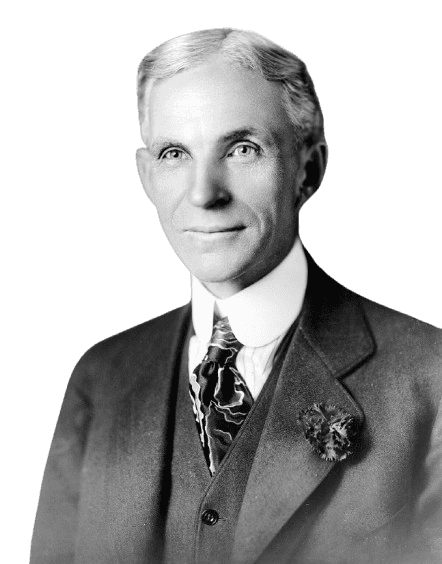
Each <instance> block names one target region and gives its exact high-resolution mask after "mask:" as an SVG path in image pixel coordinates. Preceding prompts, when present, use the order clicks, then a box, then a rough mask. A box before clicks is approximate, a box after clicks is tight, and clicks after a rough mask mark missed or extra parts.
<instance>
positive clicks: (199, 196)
mask: <svg viewBox="0 0 442 564" xmlns="http://www.w3.org/2000/svg"><path fill="white" fill-rule="evenodd" d="M189 182H190V184H189V188H188V197H189V200H190V202H191V204H193V205H194V206H196V207H199V208H213V207H217V206H224V205H226V204H227V203H228V202H229V201H230V200H231V194H230V192H229V189H228V187H227V183H226V179H225V178H224V174H223V171H222V166H221V164H219V163H216V162H200V163H198V164H196V165H195V167H194V171H193V174H192V175H191V178H190V179H189Z"/></svg>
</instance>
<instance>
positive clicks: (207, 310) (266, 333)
mask: <svg viewBox="0 0 442 564" xmlns="http://www.w3.org/2000/svg"><path fill="white" fill-rule="evenodd" d="M191 282H192V321H193V327H194V329H195V335H194V336H192V338H191V339H190V343H189V374H191V373H192V372H193V371H194V369H195V368H196V366H198V364H200V362H201V361H202V360H203V358H204V355H205V354H206V352H207V348H208V344H209V342H210V339H211V336H212V330H213V319H214V314H216V315H217V316H218V317H226V316H227V317H228V318H229V322H230V326H231V328H232V331H233V333H234V335H235V337H236V338H237V339H238V341H239V342H240V343H242V344H243V345H244V346H243V347H242V348H241V349H240V351H239V353H238V356H237V357H236V367H237V369H238V370H239V372H240V374H241V376H242V377H243V378H244V380H245V382H246V384H247V386H248V388H249V390H250V393H251V394H252V396H253V398H254V399H256V398H257V397H258V395H259V393H260V392H261V390H262V387H263V386H264V384H265V382H266V380H267V378H268V376H269V374H270V372H271V370H272V367H273V362H274V359H275V353H276V351H277V349H278V346H279V344H280V343H281V341H282V340H283V338H284V336H285V335H286V333H287V331H288V330H289V328H290V327H291V325H292V324H293V323H294V321H295V319H296V318H297V317H298V315H299V313H300V311H301V308H302V304H303V302H304V295H305V289H306V286H307V260H306V258H305V254H304V250H303V248H302V244H301V241H300V240H299V238H297V239H296V241H295V244H294V245H293V248H292V249H291V251H290V252H289V254H288V255H287V256H286V257H285V259H284V260H283V261H282V262H281V263H280V264H279V265H278V266H277V267H276V268H275V269H273V270H272V271H271V272H269V274H267V275H266V276H264V278H261V279H260V280H258V282H255V284H252V285H251V286H248V287H247V288H245V289H244V290H241V291H240V292H238V293H236V294H234V295H233V296H230V297H229V298H225V299H219V298H216V297H215V296H214V295H213V294H211V293H210V292H209V291H208V290H207V289H206V288H205V287H204V286H203V284H202V283H201V282H200V281H199V280H198V279H197V278H195V277H193V276H192V281H191Z"/></svg>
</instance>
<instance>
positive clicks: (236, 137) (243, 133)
mask: <svg viewBox="0 0 442 564" xmlns="http://www.w3.org/2000/svg"><path fill="white" fill-rule="evenodd" d="M263 134H264V135H265V137H269V136H270V137H273V136H272V135H271V133H270V132H269V131H267V130H261V129H256V128H255V127H244V128H241V129H235V130H234V131H231V132H230V133H227V134H226V135H223V136H222V137H221V141H222V142H224V143H229V142H232V141H240V140H241V139H244V137H253V136H256V137H260V136H262V135H263Z"/></svg>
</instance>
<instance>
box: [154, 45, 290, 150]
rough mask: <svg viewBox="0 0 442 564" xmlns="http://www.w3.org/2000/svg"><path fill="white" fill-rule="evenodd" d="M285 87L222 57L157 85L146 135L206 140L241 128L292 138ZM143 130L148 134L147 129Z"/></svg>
mask: <svg viewBox="0 0 442 564" xmlns="http://www.w3.org/2000/svg"><path fill="white" fill-rule="evenodd" d="M281 93H282V92H281V86H280V85H279V84H277V83H276V82H270V81H267V80H265V79H264V78H263V77H262V76H261V75H260V74H259V73H258V72H256V71H251V70H248V69H245V68H241V67H238V66H233V65H232V63H230V62H228V61H226V60H224V59H222V58H221V57H219V56H216V57H212V59H211V60H209V61H208V62H206V63H204V64H203V65H201V66H199V67H196V68H194V69H190V70H186V71H183V72H181V73H178V74H176V75H175V76H173V77H171V78H169V79H164V80H158V81H156V82H155V83H154V84H153V86H152V88H151V89H150V92H149V94H148V95H147V101H146V103H147V112H146V117H147V119H146V120H145V124H143V125H144V127H145V131H144V133H145V135H143V137H145V136H146V137H147V138H149V139H151V140H152V138H155V137H156V136H159V135H160V136H167V135H170V136H175V135H177V133H179V134H181V135H184V136H185V135H186V134H189V135H190V134H191V133H192V132H193V133H195V129H197V130H198V133H199V134H200V135H203V136H204V137H205V138H209V137H216V136H220V135H223V134H224V133H225V132H226V131H231V130H234V129H236V128H244V127H251V128H255V129H258V130H259V129H266V130H269V131H271V132H273V133H274V134H275V135H277V136H279V135H282V136H284V135H289V132H290V131H291V126H290V122H289V120H288V117H287V114H286V112H285V110H284V107H283V105H282V99H281ZM144 127H143V129H144Z"/></svg>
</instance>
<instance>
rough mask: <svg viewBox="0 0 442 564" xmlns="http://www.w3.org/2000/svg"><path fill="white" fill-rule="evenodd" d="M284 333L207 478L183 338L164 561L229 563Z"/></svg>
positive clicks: (280, 359)
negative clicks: (265, 376)
mask: <svg viewBox="0 0 442 564" xmlns="http://www.w3.org/2000/svg"><path fill="white" fill-rule="evenodd" d="M289 334H290V335H287V337H288V338H286V339H284V343H283V344H282V345H281V350H280V351H279V353H278V357H277V360H276V362H275V365H274V367H273V370H272V372H271V374H270V375H269V377H268V379H267V382H266V383H265V385H264V387H263V389H262V391H261V393H260V395H259V396H258V398H257V399H256V401H255V403H254V404H253V406H252V409H251V410H250V412H249V414H248V416H247V418H246V420H245V421H244V423H243V425H242V427H241V429H240V431H239V433H238V435H237V436H236V438H235V440H234V442H233V443H232V445H231V446H230V448H229V450H228V452H227V454H226V455H225V457H224V459H223V461H222V463H221V465H220V466H219V468H218V471H217V473H216V474H215V475H214V476H213V477H211V475H210V472H209V469H208V467H207V463H206V460H205V458H204V454H203V450H202V446H201V442H200V438H199V435H198V431H197V427H196V423H195V415H194V413H193V408H192V402H191V399H190V396H189V373H188V343H189V339H190V335H189V336H188V338H187V340H186V346H185V349H184V351H183V354H182V358H181V366H180V374H179V379H178V392H177V402H176V416H175V426H174V437H173V454H172V457H171V468H170V477H171V484H170V497H169V504H168V511H167V517H166V523H165V531H164V553H163V554H164V557H163V562H164V563H167V564H208V563H210V564H225V563H228V562H229V561H230V553H231V550H232V547H233V540H234V535H235V529H236V523H237V519H238V515H239V511H240V509H241V505H242V500H243V497H244V493H245V489H246V485H247V480H248V477H249V473H250V469H251V467H252V463H253V459H254V455H255V451H256V449H257V446H258V443H259V439H260V436H261V431H262V429H263V427H264V423H265V419H266V416H267V413H268V410H269V407H270V405H271V402H272V398H273V392H274V389H275V385H276V382H277V378H278V375H279V372H280V369H281V366H282V363H283V360H284V356H285V352H286V348H287V347H286V345H287V343H288V342H289V341H290V338H289V337H290V336H291V335H292V331H289Z"/></svg>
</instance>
